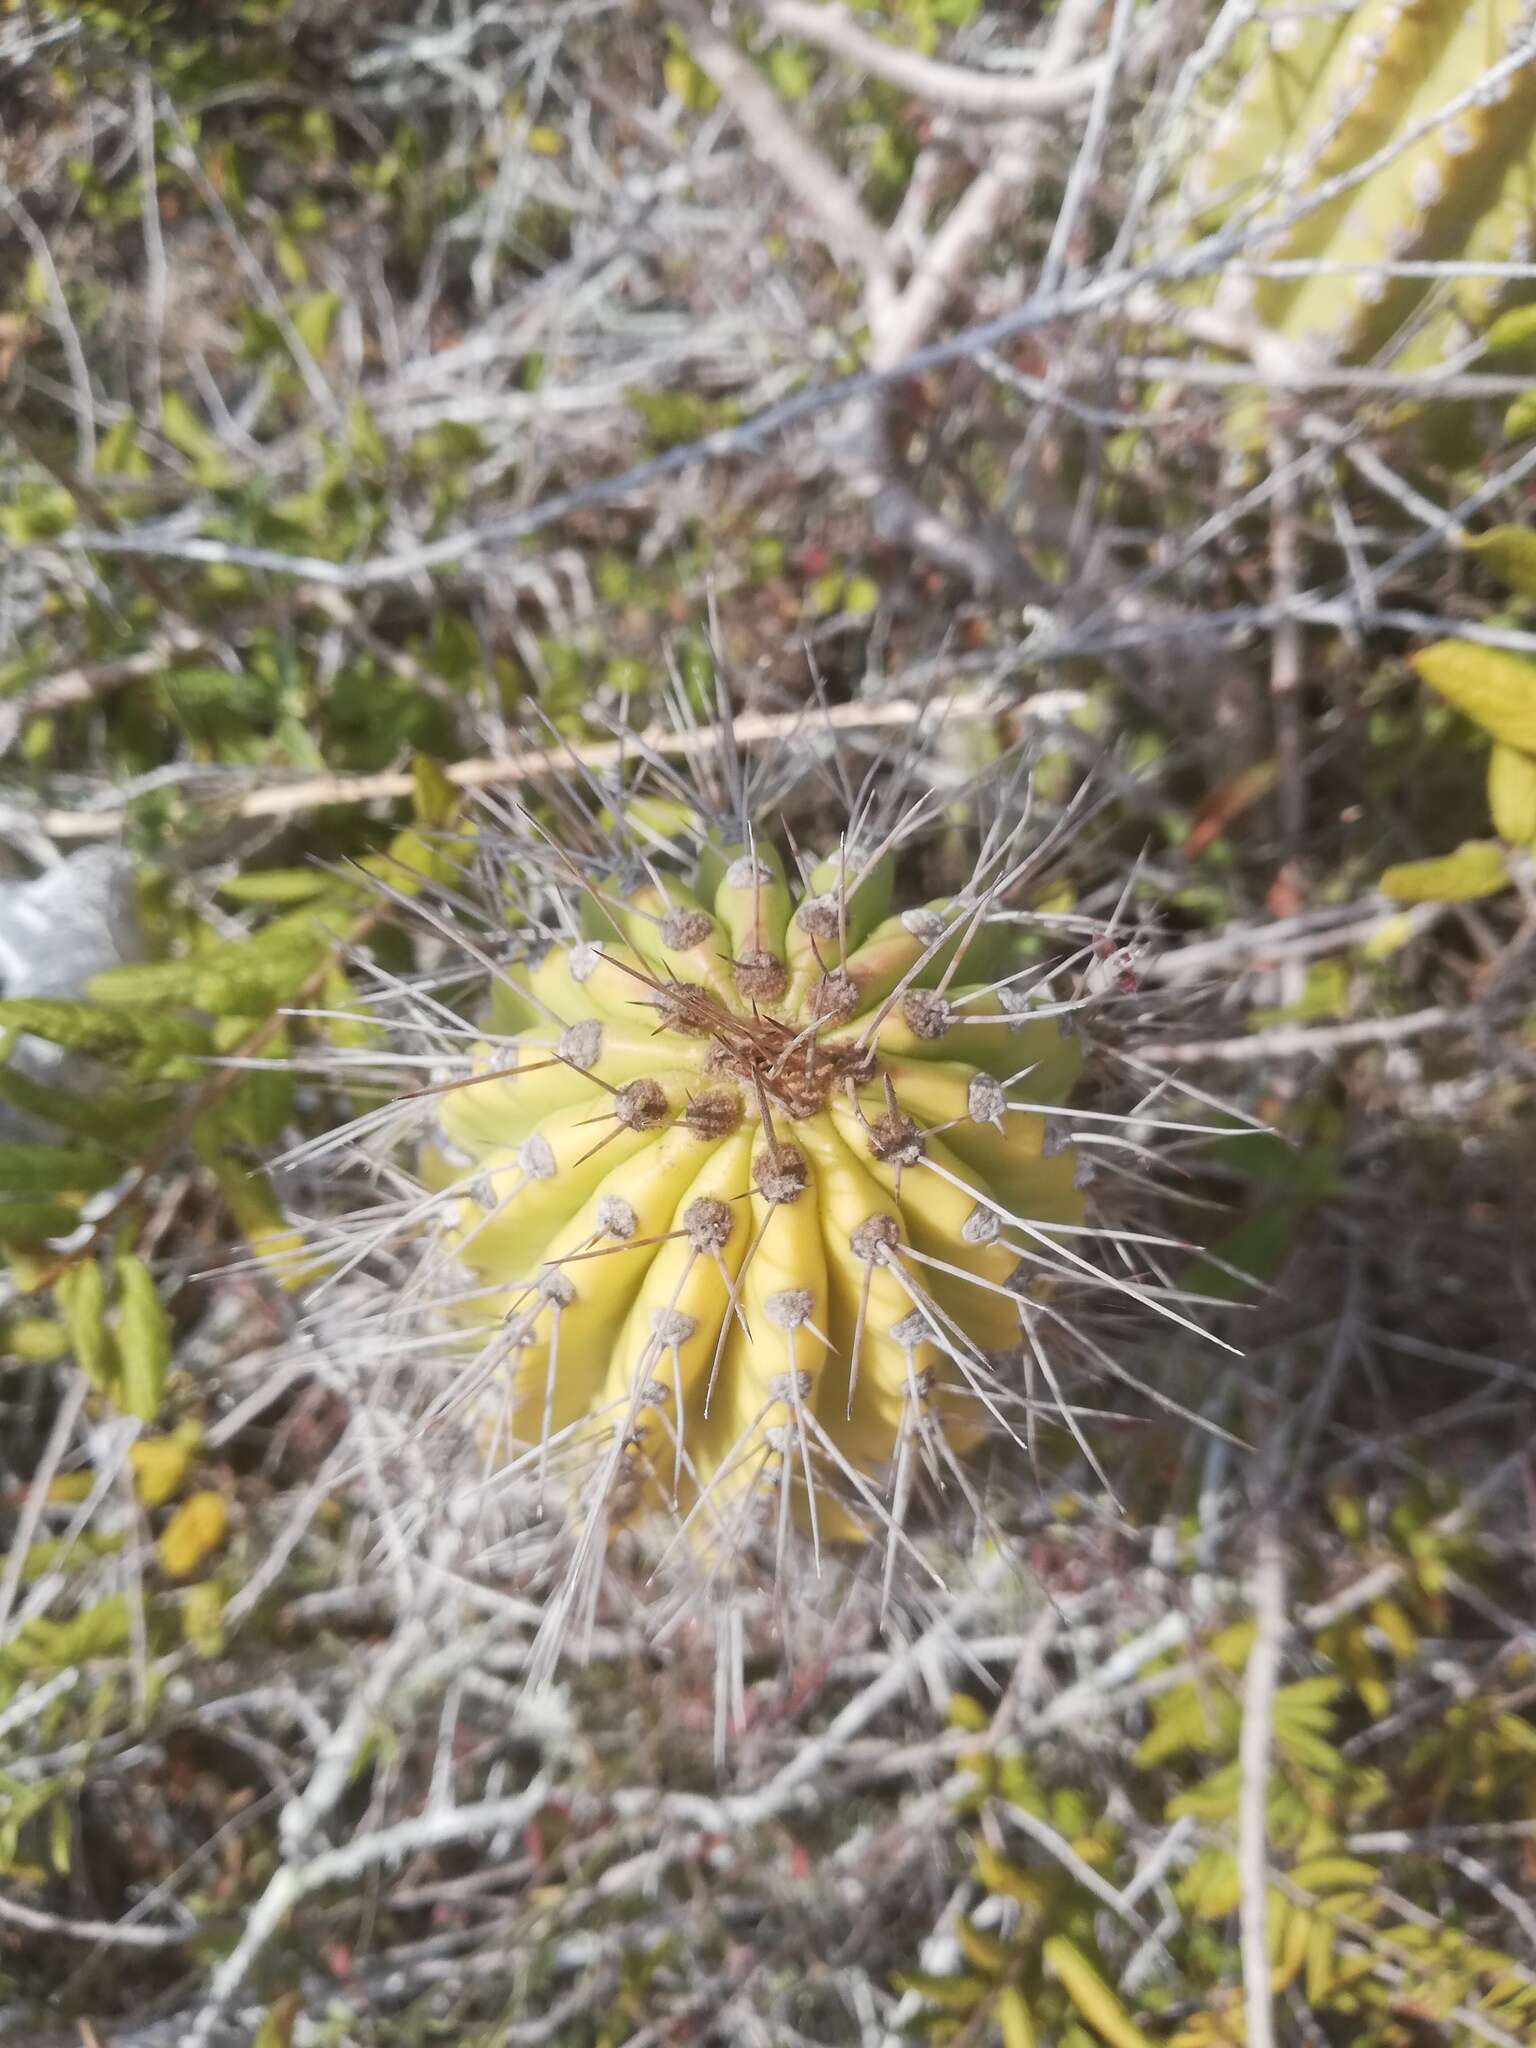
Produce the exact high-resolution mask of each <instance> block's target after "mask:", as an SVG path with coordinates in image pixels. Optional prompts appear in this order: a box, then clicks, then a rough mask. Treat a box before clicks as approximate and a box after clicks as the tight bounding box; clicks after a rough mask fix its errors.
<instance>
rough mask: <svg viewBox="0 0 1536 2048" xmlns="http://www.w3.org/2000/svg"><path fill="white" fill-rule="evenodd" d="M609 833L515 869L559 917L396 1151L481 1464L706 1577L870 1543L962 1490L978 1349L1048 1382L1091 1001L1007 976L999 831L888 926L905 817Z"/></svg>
mask: <svg viewBox="0 0 1536 2048" xmlns="http://www.w3.org/2000/svg"><path fill="white" fill-rule="evenodd" d="M616 820H619V822H617V823H616ZM604 821H605V822H604V825H603V828H602V829H603V831H604V832H605V833H606V834H607V835H608V837H609V841H610V845H609V849H608V850H606V851H601V852H600V851H598V850H597V848H596V844H595V839H592V840H590V841H589V850H588V852H587V853H586V854H585V855H578V856H576V857H573V856H572V855H571V854H570V853H568V852H566V851H564V850H560V851H555V850H553V849H549V848H546V849H545V851H544V856H543V858H544V870H545V876H544V880H543V881H542V882H539V883H538V884H537V892H538V893H539V896H540V900H541V901H542V903H543V904H544V906H545V908H546V910H552V911H553V913H554V915H555V916H556V917H557V918H558V920H559V928H558V930H557V932H556V933H555V934H554V935H553V936H550V935H548V934H546V939H545V943H544V945H543V950H542V952H540V951H538V950H537V949H536V948H535V949H530V953H529V957H527V958H526V959H524V960H521V961H520V962H519V963H518V964H517V965H515V966H514V967H512V968H511V969H510V970H508V971H506V972H504V973H501V974H499V976H498V981H497V989H496V994H495V998H494V1003H493V1011H494V1017H493V1021H494V1026H495V1029H494V1030H493V1031H488V1032H487V1034H486V1036H485V1038H484V1040H483V1042H482V1043H480V1044H479V1045H478V1047H477V1048H476V1051H475V1053H474V1056H473V1063H472V1069H471V1071H470V1073H469V1074H468V1075H467V1076H466V1077H456V1078H455V1079H453V1080H451V1081H449V1082H447V1083H444V1084H439V1085H438V1087H437V1089H436V1090H435V1092H434V1119H433V1127H432V1130H431V1133H430V1135H429V1137H428V1138H427V1139H426V1141H425V1142H424V1145H423V1150H422V1154H421V1162H420V1163H421V1173H422V1178H423V1180H424V1181H425V1182H426V1184H427V1186H428V1188H429V1189H430V1190H431V1191H432V1192H433V1195H434V1197H435V1202H436V1209H437V1213H438V1215H439V1217H440V1218H441V1219H442V1230H443V1237H444V1240H445V1246H446V1249H447V1250H449V1251H451V1253H452V1255H453V1257H454V1258H455V1259H456V1261H457V1262H458V1265H459V1267H460V1269H461V1270H462V1269H468V1270H467V1276H466V1277H467V1285H466V1288H465V1297H464V1300H463V1301H462V1303H461V1305H460V1307H459V1309H458V1310H457V1314H458V1316H459V1317H460V1319H461V1320H463V1321H467V1322H469V1323H471V1324H472V1325H475V1326H477V1327H478V1330H479V1335H478V1337H476V1338H474V1339H473V1340H472V1341H474V1342H475V1343H477V1344H478V1345H479V1346H480V1347H481V1348H480V1349H479V1351H478V1354H477V1356H478V1359H479V1361H480V1363H481V1364H482V1366H483V1367H484V1368H485V1376H486V1377H493V1378H494V1380H495V1382H496V1391H495V1394H494V1397H493V1399H492V1400H491V1401H490V1403H489V1408H490V1411H491V1414H492V1417H493V1419H492V1420H491V1421H490V1422H489V1423H488V1425H487V1426H488V1428H489V1431H490V1434H491V1437H492V1439H493V1443H494V1448H495V1452H496V1456H497V1457H498V1458H501V1459H512V1460H517V1461H521V1462H522V1464H523V1467H524V1469H525V1470H531V1469H533V1468H534V1467H536V1468H537V1469H538V1471H539V1473H540V1475H541V1479H542V1476H543V1474H544V1473H545V1471H546V1470H556V1469H558V1470H559V1471H560V1472H562V1473H569V1474H571V1475H572V1481H573V1491H574V1493H575V1496H576V1498H577V1500H578V1503H579V1511H578V1521H579V1524H580V1526H581V1527H582V1528H583V1529H584V1530H585V1531H586V1532H587V1533H588V1537H589V1540H591V1541H593V1542H596V1540H597V1539H598V1537H599V1536H600V1534H601V1532H603V1531H605V1530H607V1529H609V1528H611V1527H613V1526H615V1525H622V1524H624V1523H626V1522H628V1521H629V1520H630V1519H631V1518H633V1517H634V1516H635V1515H636V1514H637V1513H638V1512H639V1511H641V1510H643V1509H647V1508H650V1509H654V1510H660V1511H662V1512H663V1513H665V1514H667V1515H670V1516H672V1517H675V1518H676V1519H677V1520H678V1521H680V1522H681V1523H682V1524H683V1525H684V1526H685V1527H686V1528H687V1530H688V1532H689V1535H690V1537H691V1538H692V1540H693V1541H694V1543H695V1544H697V1546H699V1547H700V1548H701V1549H702V1550H703V1551H704V1552H705V1553H706V1554H708V1555H711V1556H716V1557H718V1556H719V1555H721V1554H722V1553H723V1552H731V1551H734V1550H736V1549H738V1548H739V1547H740V1546H741V1544H742V1543H743V1542H745V1541H746V1540H747V1539H748V1538H749V1537H750V1536H751V1535H752V1534H753V1533H754V1532H755V1531H758V1530H776V1531H777V1540H778V1541H779V1542H780V1543H782V1542H783V1540H784V1538H785V1533H786V1531H787V1530H788V1529H790V1528H791V1527H797V1528H798V1529H800V1530H801V1531H803V1532H805V1533H806V1534H807V1535H809V1537H810V1538H811V1539H812V1540H813V1541H814V1543H815V1544H817V1545H818V1546H819V1545H821V1544H823V1543H826V1542H828V1541H848V1540H853V1541H857V1540H859V1539H862V1538H868V1537H880V1536H882V1535H883V1536H886V1537H889V1535H890V1534H891V1533H892V1532H893V1531H895V1530H896V1529H897V1528H899V1525H900V1523H901V1520H902V1517H903V1514H904V1512H905V1508H906V1502H907V1497H908V1494H909V1492H910V1489H911V1487H912V1485H913V1483H914V1478H915V1467H916V1465H917V1464H918V1463H922V1464H925V1465H926V1466H927V1467H928V1468H929V1469H930V1470H937V1471H940V1472H942V1473H943V1474H945V1475H957V1476H958V1477H959V1480H960V1483H961V1484H962V1485H963V1484H964V1483H965V1482H964V1477H963V1473H962V1472H961V1466H960V1454H961V1453H962V1452H964V1451H965V1450H966V1449H967V1448H968V1447H969V1446H971V1445H972V1444H973V1443H974V1442H975V1441H976V1440H977V1438H978V1437H979V1436H980V1435H981V1434H982V1433H983V1431H984V1430H986V1429H987V1428H988V1427H990V1426H994V1425H995V1426H998V1427H1001V1428H1002V1429H1005V1430H1008V1431H1009V1432H1010V1433H1012V1434H1016V1433H1017V1432H1015V1430H1014V1421H1015V1419H1017V1418H1018V1417H1019V1416H1020V1415H1021V1414H1022V1413H1024V1411H1025V1409H1026V1407H1027V1406H1028V1404H1026V1403H1025V1402H1023V1401H1022V1400H1021V1399H1020V1396H1019V1394H1018V1392H1017V1391H1016V1390H1015V1391H1009V1390H1007V1389H1006V1386H1005V1383H1004V1379H1000V1377H999V1375H998V1373H997V1372H996V1371H995V1369H994V1368H995V1366H996V1364H997V1359H998V1354H1000V1353H1007V1352H1021V1351H1023V1352H1025V1353H1027V1355H1028V1356H1029V1357H1030V1358H1031V1360H1032V1363H1031V1367H1030V1371H1031V1373H1033V1371H1034V1370H1035V1364H1034V1362H1033V1361H1039V1362H1040V1363H1041V1364H1042V1365H1043V1369H1044V1372H1045V1374H1046V1375H1047V1377H1048V1378H1050V1379H1051V1381H1052V1385H1053V1387H1054V1377H1053V1375H1052V1371H1051V1366H1050V1364H1049V1362H1048V1360H1047V1358H1046V1353H1045V1348H1044V1346H1043V1345H1042V1343H1041V1339H1040V1335H1039V1331H1040V1330H1041V1329H1048V1327H1049V1325H1050V1322H1051V1320H1052V1318H1053V1317H1057V1318H1059V1316H1060V1314H1061V1311H1060V1309H1059V1308H1057V1309H1056V1310H1053V1309H1052V1308H1051V1305H1050V1300H1049V1295H1050V1290H1051V1288H1052V1287H1053V1286H1059V1285H1060V1280H1059V1277H1057V1278H1053V1277H1052V1276H1060V1275H1061V1274H1063V1273H1066V1274H1068V1275H1069V1276H1071V1275H1074V1274H1076V1273H1079V1272H1082V1273H1088V1272H1090V1271H1092V1272H1095V1273H1096V1271H1097V1269H1095V1268H1092V1267H1090V1265H1089V1262H1088V1261H1087V1260H1086V1259H1085V1258H1084V1257H1083V1256H1082V1254H1081V1252H1080V1251H1079V1250H1077V1249H1074V1241H1075V1240H1074V1232H1075V1231H1077V1230H1079V1229H1080V1228H1081V1226H1082V1224H1083V1196H1082V1194H1081V1193H1080V1192H1079V1190H1078V1188H1077V1186H1076V1185H1075V1175H1074V1164H1075V1159H1074V1153H1073V1151H1072V1149H1071V1148H1070V1147H1069V1146H1068V1145H1066V1144H1065V1142H1064V1139H1063V1135H1062V1133H1063V1131H1064V1130H1065V1129H1067V1128H1068V1126H1066V1125H1064V1124H1063V1123H1061V1122H1060V1121H1058V1120H1057V1112H1058V1111H1059V1109H1060V1106H1061V1105H1062V1104H1063V1102H1064V1100H1065V1098H1066V1097H1067V1096H1068V1094H1069V1091H1070V1090H1071V1089H1072V1087H1073V1084H1074V1082H1075V1080H1076V1078H1077V1075H1078V1071H1079V1066H1080V1060H1081V1053H1080V1041H1079V1040H1078V1038H1077V1037H1076V1036H1069V1035H1065V1034H1064V1029H1063V1027H1064V1026H1065V1025H1066V1024H1067V1022H1068V1020H1067V1018H1066V1016H1065V1014H1064V1013H1065V1012H1067V1011H1070V1010H1073V1009H1076V1008H1079V1007H1081V1006H1082V1003H1083V1002H1086V1001H1092V1000H1095V998H1094V997H1093V996H1091V995H1087V996H1079V997H1077V998H1074V999H1072V1000H1068V1001H1060V1000H1057V999H1056V998H1055V996H1054V995H1053V992H1052V987H1051V984H1050V983H1049V982H1048V980H1047V966H1046V964H1044V963H1042V961H1041V960H1040V959H1039V958H1038V957H1036V958H1035V959H1034V961H1033V964H1030V962H1028V961H1024V962H1023V963H1022V964H1021V961H1020V957H1019V946H1020V943H1021V934H1022V933H1023V932H1024V931H1025V929H1026V927H1024V926H1022V925H1021V923H1020V922H1019V921H1018V913H1017V912H1007V913H1006V914H1005V915H1000V914H999V913H1000V911H1002V910H1003V907H1004V906H1005V905H1007V904H1008V903H1010V902H1016V901H1017V899H1018V893H1019V891H1020V890H1021V888H1023V887H1024V886H1025V885H1026V884H1027V883H1029V882H1030V881H1032V879H1033V878H1034V877H1035V875H1036V874H1037V872H1038V860H1037V858H1032V856H1031V854H1030V853H1029V852H1025V851H1021V850H1020V846H1021V833H1022V828H1020V827H1018V825H1017V821H1016V820H1015V821H1014V823H1012V824H1008V825H1004V824H999V825H997V826H994V828H993V829H992V830H991V831H990V832H989V833H988V834H987V835H986V840H985V843H984V845H983V848H982V853H981V858H980V860H979V862H978V864H977V865H976V866H975V867H974V868H973V870H972V872H971V876H970V879H969V880H968V882H967V884H966V886H965V887H964V888H963V889H962V890H961V891H960V892H959V893H958V894H956V895H954V896H951V897H947V898H942V899H939V900H935V901H930V902H926V903H923V904H922V905H920V906H919V907H916V908H912V909H908V910H905V911H900V910H894V909H893V908H892V891H893V873H894V868H895V862H896V855H897V851H898V848H899V847H900V846H901V845H902V843H903V842H904V841H906V840H907V839H909V838H910V837H911V836H912V833H913V831H914V830H915V829H916V825H917V823H918V820H917V819H916V818H909V819H908V820H906V821H905V822H897V823H896V824H894V825H892V826H890V827H888V828H886V829H884V830H882V831H879V832H876V831H874V830H873V829H872V828H868V827H866V828H865V829H855V830H853V831H850V832H849V833H848V834H846V835H845V836H844V838H843V840H842V842H841V843H840V844H839V845H838V847H837V849H836V850H835V851H833V852H831V853H830V854H828V855H827V856H826V857H824V858H822V859H819V860H816V859H811V858H807V857H803V856H802V857H799V858H797V859H795V860H786V859H785V858H783V857H782V856H781V855H780V854H779V852H778V851H777V850H776V849H775V848H774V847H773V846H772V845H770V844H769V843H768V842H767V840H766V839H765V838H764V837H760V836H759V835H758V833H757V832H756V831H755V830H754V829H750V828H748V829H744V830H743V831H742V832H741V834H740V837H739V838H737V839H735V840H734V841H733V840H732V839H730V838H729V837H723V836H720V835H717V834H711V833H702V832H699V831H697V830H696V829H695V827H694V824H693V821H692V819H691V818H690V817H689V815H688V814H687V813H685V812H684V811H682V810H681V809H679V808H678V806H676V805H668V806H664V807H660V808H658V807H657V806H655V805H654V804H653V803H651V802H650V800H648V799H636V798H634V797H633V795H631V797H630V798H628V799H626V800H625V803H624V806H623V809H622V812H619V811H617V810H610V811H608V812H605V813H604ZM616 832H617V833H618V834H619V836H620V837H621V838H625V839H627V840H628V842H629V843H628V847H627V849H626V851H625V853H624V854H623V855H621V856H620V857H619V858H618V859H615V857H614V854H613V852H612V850H611V842H612V837H613V835H614V834H615V833H616ZM525 844H526V845H527V846H528V847H530V848H532V849H538V848H540V847H541V846H542V845H543V842H542V840H541V838H540V837H539V835H537V834H535V835H532V836H530V838H529V839H528V840H527V841H525ZM1025 943H1027V944H1029V945H1032V946H1034V947H1035V948H1036V949H1038V947H1039V944H1040V938H1039V932H1038V931H1036V932H1034V933H1032V934H1029V935H1028V938H1027V940H1026V941H1025ZM1107 951H1108V949H1107V948H1106V947H1105V946H1104V945H1102V944H1101V946H1100V952H1101V953H1105V952H1107ZM1088 962H1089V966H1090V968H1091V970H1092V972H1093V974H1094V975H1096V976H1097V982H1096V986H1103V987H1105V988H1107V989H1108V990H1109V991H1110V993H1111V994H1112V993H1113V992H1114V988H1115V977H1116V974H1117V972H1119V971H1120V970H1119V968H1118V967H1117V965H1116V961H1115V959H1114V958H1110V959H1109V960H1108V961H1107V962H1106V961H1104V960H1099V959H1095V958H1094V957H1093V955H1092V953H1091V951H1090V953H1089V955H1088ZM1101 1277H1102V1276H1101ZM1106 1284H1109V1285H1111V1286H1123V1285H1125V1283H1124V1282H1122V1281H1116V1280H1110V1281H1108V1282H1107V1283H1106ZM1020 1440H1021V1441H1022V1439H1020ZM892 1548H894V1546H892Z"/></svg>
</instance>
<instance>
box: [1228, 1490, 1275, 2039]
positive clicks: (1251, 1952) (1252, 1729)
mask: <svg viewBox="0 0 1536 2048" xmlns="http://www.w3.org/2000/svg"><path fill="white" fill-rule="evenodd" d="M1253 1618H1254V1635H1253V1647H1252V1649H1251V1650H1250V1651H1249V1653H1248V1665H1247V1669H1246V1671H1245V1673H1244V1676H1243V1726H1242V1734H1241V1736H1240V1737H1239V1740H1238V1771H1239V1774H1240V1790H1239V1795H1238V1810H1237V1875H1238V1883H1239V1886H1240V1887H1241V1891H1240V1897H1239V1902H1238V1924H1239V1930H1240V1939H1241V1947H1242V1957H1243V2011H1244V2015H1245V2018H1246V2021H1247V2029H1248V2031H1247V2041H1248V2048H1274V2042H1275V2016H1274V2005H1273V2001H1272V1999H1271V1996H1270V1986H1269V1956H1268V1953H1267V1950H1266V1946H1265V1923H1266V1919H1267V1915H1268V1908H1269V1858H1268V1850H1267V1843H1266V1836H1267V1830H1268V1820H1267V1814H1268V1807H1269V1775H1270V1746H1271V1743H1272V1741H1273V1737H1274V1709H1275V1686H1276V1684H1277V1682H1278V1679H1279V1674H1280V1653H1281V1650H1282V1648H1283V1646H1284V1642H1285V1551H1284V1549H1283V1547H1282V1545H1281V1541H1280V1531H1279V1527H1278V1524H1277V1522H1276V1518H1275V1515H1274V1512H1273V1510H1270V1511H1269V1512H1267V1513H1266V1514H1265V1515H1264V1516H1263V1518H1262V1519H1261V1521H1260V1523H1259V1540H1258V1558H1257V1561H1256V1563H1255V1567H1254V1575H1253Z"/></svg>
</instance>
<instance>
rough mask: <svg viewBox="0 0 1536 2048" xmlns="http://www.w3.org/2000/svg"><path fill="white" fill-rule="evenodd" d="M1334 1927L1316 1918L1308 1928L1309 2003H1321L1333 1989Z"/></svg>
mask: <svg viewBox="0 0 1536 2048" xmlns="http://www.w3.org/2000/svg"><path fill="white" fill-rule="evenodd" d="M1333 1974H1334V1973H1333V1929H1332V1927H1330V1926H1329V1924H1328V1922H1327V1921H1326V1920H1322V1919H1317V1920H1314V1921H1313V1922H1312V1924H1311V1926H1310V1927H1309V1928H1308V1929H1307V2003H1308V2005H1321V2004H1322V2002H1323V2000H1324V1999H1325V1998H1326V1997H1327V1996H1328V1993H1329V1992H1330V1991H1331V1990H1332V1989H1333Z"/></svg>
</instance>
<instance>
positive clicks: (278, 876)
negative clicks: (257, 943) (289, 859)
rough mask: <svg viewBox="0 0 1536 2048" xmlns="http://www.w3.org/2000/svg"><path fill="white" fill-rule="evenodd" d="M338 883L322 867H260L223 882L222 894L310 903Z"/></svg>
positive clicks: (237, 898) (250, 900)
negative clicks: (248, 873) (251, 872)
mask: <svg viewBox="0 0 1536 2048" xmlns="http://www.w3.org/2000/svg"><path fill="white" fill-rule="evenodd" d="M335 886H336V878H335V876H334V875H328V874H327V873H326V872H325V870H324V869H323V868H259V869H258V870H257V871H256V872H255V873H254V874H250V875H231V876H230V877H229V878H228V880H227V881H223V882H220V884H219V894H220V895H221V896H227V897H229V898H230V900H231V901H232V902H235V903H280V904H286V903H309V902H311V901H312V900H313V899H314V898H315V897H316V896H323V895H324V894H325V892H326V890H327V889H333V888H335Z"/></svg>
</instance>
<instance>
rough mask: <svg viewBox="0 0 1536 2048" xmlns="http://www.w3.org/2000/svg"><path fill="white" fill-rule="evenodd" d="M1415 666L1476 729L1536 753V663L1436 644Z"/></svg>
mask: <svg viewBox="0 0 1536 2048" xmlns="http://www.w3.org/2000/svg"><path fill="white" fill-rule="evenodd" d="M1413 666H1414V668H1415V669H1416V670H1417V671H1418V673H1419V675H1421V676H1422V677H1423V679H1424V681H1425V682H1426V683H1428V684H1429V686H1430V688H1431V689H1432V690H1438V691H1439V693H1440V695H1441V696H1442V697H1444V698H1445V700H1446V702H1447V703H1448V704H1454V705H1455V707H1456V709H1457V710H1458V711H1460V712H1463V713H1464V714H1465V715H1466V716H1467V717H1468V718H1470V719H1471V720H1472V722H1473V724H1474V725H1480V726H1481V727H1482V728H1483V730H1484V732H1488V733H1492V735H1493V737H1494V738H1495V739H1496V740H1503V741H1504V743H1505V744H1506V746H1511V747H1519V748H1520V749H1521V750H1522V752H1524V753H1527V754H1536V661H1526V660H1524V659H1523V658H1522V657H1521V656H1520V655H1518V654H1506V653H1505V652H1504V650H1503V649H1502V648H1499V647H1479V646H1478V645H1477V644H1476V643H1475V642H1474V641H1471V640H1438V641H1436V643H1435V645H1434V646H1433V647H1426V648H1423V649H1422V650H1421V651H1420V652H1419V653H1418V654H1416V655H1415V656H1414V657H1413Z"/></svg>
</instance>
